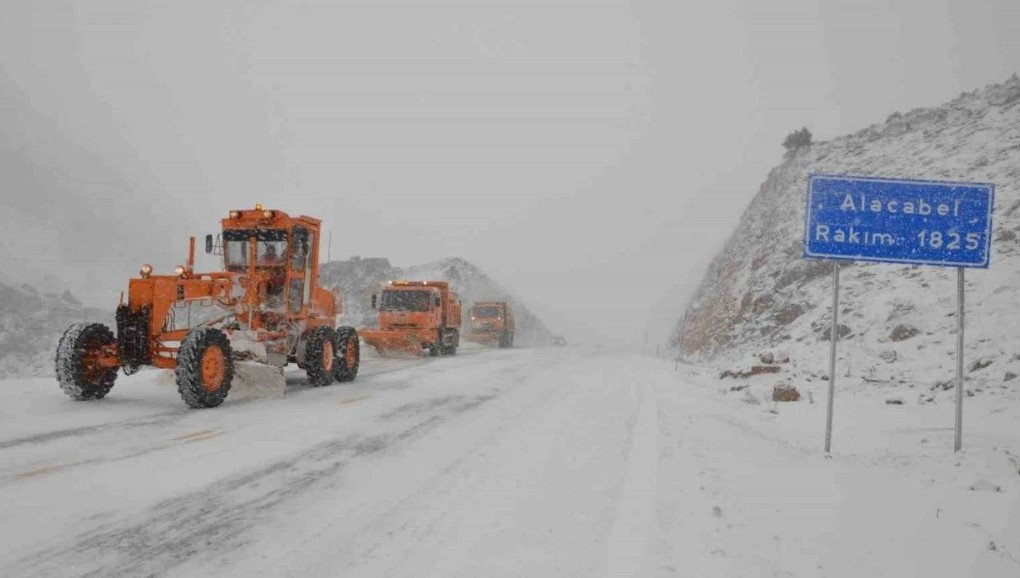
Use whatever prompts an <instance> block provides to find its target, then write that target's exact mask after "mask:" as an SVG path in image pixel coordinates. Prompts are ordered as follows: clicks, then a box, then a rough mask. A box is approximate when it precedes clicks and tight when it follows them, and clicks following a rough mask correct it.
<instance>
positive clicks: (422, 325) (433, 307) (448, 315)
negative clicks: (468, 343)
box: [360, 280, 461, 357]
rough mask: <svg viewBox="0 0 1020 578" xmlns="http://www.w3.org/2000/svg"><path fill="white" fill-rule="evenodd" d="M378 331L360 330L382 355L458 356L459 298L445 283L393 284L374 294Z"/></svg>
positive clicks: (373, 304) (366, 340)
mask: <svg viewBox="0 0 1020 578" xmlns="http://www.w3.org/2000/svg"><path fill="white" fill-rule="evenodd" d="M372 308H373V309H378V310H379V328H378V329H365V328H363V329H361V331H360V333H361V337H362V339H364V340H365V343H367V344H369V345H371V346H373V347H375V349H376V351H378V352H379V355H382V356H393V355H404V356H413V357H420V356H422V355H424V354H428V355H431V356H433V357H436V356H439V355H456V354H457V348H458V347H460V315H461V308H460V299H458V297H457V294H456V293H455V292H454V291H452V290H451V289H450V284H449V283H447V282H446V281H400V280H398V281H390V282H389V284H387V285H386V287H385V289H383V290H382V292H380V293H378V294H375V295H372Z"/></svg>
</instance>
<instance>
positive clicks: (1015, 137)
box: [674, 76, 1020, 393]
mask: <svg viewBox="0 0 1020 578" xmlns="http://www.w3.org/2000/svg"><path fill="white" fill-rule="evenodd" d="M809 173H836V174H853V175H874V176H884V177H900V178H923V179H940V180H954V181H979V182H992V183H995V185H996V199H995V201H996V208H995V213H994V217H993V220H994V225H995V232H994V242H993V255H992V260H991V269H990V270H988V271H980V270H977V271H968V272H967V274H966V275H967V291H966V300H967V318H966V321H967V323H966V333H965V335H966V352H965V354H966V360H967V363H968V366H970V363H971V362H974V361H975V360H981V361H980V363H978V364H977V365H980V366H981V367H976V368H975V370H974V372H972V373H969V374H968V378H969V379H970V380H972V381H974V382H978V383H987V386H986V387H985V391H988V392H991V393H997V392H1000V391H1001V389H1003V388H1006V387H1010V384H1003V382H1002V375H1003V372H1004V371H1008V372H1012V373H1014V374H1015V373H1020V356H1018V352H1020V334H1018V333H1017V330H1016V328H1017V327H1018V326H1020V260H1018V258H1017V257H1018V252H1020V245H1018V240H1017V239H1018V232H1020V79H1018V78H1017V77H1016V76H1014V77H1013V78H1011V79H1009V80H1008V81H1006V82H1004V83H1002V84H997V85H990V86H987V87H985V88H984V89H982V90H976V91H974V92H970V93H964V94H962V95H960V96H959V97H958V98H957V99H955V100H953V101H952V102H949V103H947V104H945V105H943V106H940V107H937V108H928V109H918V110H914V111H911V112H908V113H906V114H900V113H896V114H893V115H891V116H890V117H889V118H888V119H887V120H886V122H884V123H882V124H878V125H874V126H871V127H868V128H866V129H864V130H862V131H860V132H857V133H855V134H852V135H849V136H844V137H841V138H837V139H835V140H832V141H829V142H817V143H814V144H812V145H809V146H806V147H801V148H799V149H795V150H792V151H790V152H789V153H787V155H786V157H785V158H784V160H783V162H782V163H781V164H780V165H779V166H778V167H776V168H775V169H773V170H772V171H771V173H770V174H769V176H768V179H767V180H766V181H765V182H764V183H763V184H762V185H761V188H760V190H759V192H758V194H757V196H756V197H755V198H754V200H753V201H752V203H751V205H750V207H748V209H747V210H746V212H745V213H744V215H743V217H742V219H741V221H740V223H739V225H738V227H737V229H736V230H735V231H734V232H733V234H732V236H731V237H730V239H729V241H728V242H727V243H726V245H725V247H724V249H723V250H722V252H721V253H720V254H719V255H718V256H717V257H716V258H715V259H714V261H713V262H712V264H711V266H710V267H709V270H708V272H707V274H706V275H705V277H704V280H703V281H702V283H701V286H700V288H699V291H698V292H697V294H696V295H695V297H694V299H693V300H692V302H691V304H690V306H689V312H688V316H687V322H686V324H683V323H682V322H681V324H680V325H679V326H678V327H677V330H676V332H675V342H674V343H675V345H676V346H677V347H680V348H681V349H682V353H683V354H684V355H685V356H687V357H690V358H694V359H711V358H714V357H717V356H720V355H724V356H725V357H726V358H727V359H728V361H732V358H733V357H734V356H736V357H740V356H749V355H750V354H751V352H753V351H761V350H767V349H769V348H773V347H781V348H782V349H783V350H784V351H787V352H789V353H790V355H791V360H792V363H793V364H794V365H797V366H799V367H800V369H801V370H802V371H803V372H804V373H805V374H810V373H815V374H817V373H818V372H820V371H823V369H824V368H825V367H826V364H827V358H828V352H829V348H828V346H827V345H826V344H825V343H823V341H825V340H827V339H828V337H829V331H830V327H831V316H830V315H831V291H832V284H831V273H832V264H831V262H827V261H818V260H806V259H804V258H802V256H801V255H802V251H803V227H804V207H805V195H806V190H807V176H808V174H809ZM841 275H842V276H841V297H840V322H841V327H840V331H839V333H840V337H841V342H842V344H841V346H840V358H839V359H840V360H839V369H838V375H839V376H840V378H841V379H846V378H847V377H850V378H851V379H854V380H857V379H862V380H863V381H864V382H867V383H868V384H873V385H882V384H887V385H896V386H908V387H912V386H913V385H914V384H915V383H917V382H919V381H920V382H921V383H920V385H922V386H925V389H927V386H929V385H930V384H931V383H933V382H934V381H935V380H945V379H948V378H950V377H951V376H952V375H953V372H954V370H955V361H954V356H955V335H953V333H954V332H955V327H956V318H955V309H956V272H955V271H953V270H952V269H947V268H936V267H918V266H903V265H890V264H866V263H855V264H852V265H844V267H843V269H842V273H841ZM975 385H976V384H975Z"/></svg>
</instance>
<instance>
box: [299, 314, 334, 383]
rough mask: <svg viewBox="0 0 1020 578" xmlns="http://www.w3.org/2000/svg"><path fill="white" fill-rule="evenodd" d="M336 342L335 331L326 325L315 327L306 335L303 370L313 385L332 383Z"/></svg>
mask: <svg viewBox="0 0 1020 578" xmlns="http://www.w3.org/2000/svg"><path fill="white" fill-rule="evenodd" d="M336 342H337V338H336V332H334V331H333V330H332V329H330V328H329V327H326V326H322V327H316V328H315V329H313V330H312V332H311V334H309V335H308V343H307V344H306V345H305V372H306V373H308V381H309V382H310V383H311V384H312V385H313V386H316V387H322V386H326V385H331V384H332V383H333V369H334V366H335V365H336V363H337V360H336V351H337V347H336V345H337V343H336Z"/></svg>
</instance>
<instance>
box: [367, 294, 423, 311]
mask: <svg viewBox="0 0 1020 578" xmlns="http://www.w3.org/2000/svg"><path fill="white" fill-rule="evenodd" d="M379 310H380V311H428V310H429V292H428V291H383V292H382V300H381V301H380V303H379Z"/></svg>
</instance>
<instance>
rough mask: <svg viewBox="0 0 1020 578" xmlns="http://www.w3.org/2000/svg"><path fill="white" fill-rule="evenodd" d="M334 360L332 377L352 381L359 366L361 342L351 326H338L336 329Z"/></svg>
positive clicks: (356, 374)
mask: <svg viewBox="0 0 1020 578" xmlns="http://www.w3.org/2000/svg"><path fill="white" fill-rule="evenodd" d="M336 345H337V347H336V360H335V361H334V362H333V363H334V366H333V378H334V379H336V380H337V381H339V382H341V383H343V382H347V381H354V379H355V378H356V377H358V367H360V366H361V342H360V341H359V340H358V332H357V330H355V329H354V328H353V327H338V328H337V330H336Z"/></svg>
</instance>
